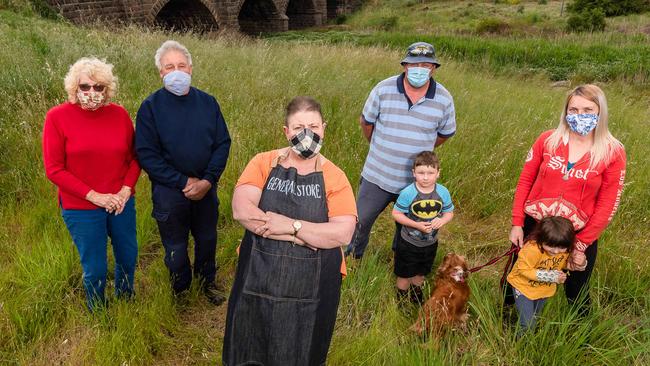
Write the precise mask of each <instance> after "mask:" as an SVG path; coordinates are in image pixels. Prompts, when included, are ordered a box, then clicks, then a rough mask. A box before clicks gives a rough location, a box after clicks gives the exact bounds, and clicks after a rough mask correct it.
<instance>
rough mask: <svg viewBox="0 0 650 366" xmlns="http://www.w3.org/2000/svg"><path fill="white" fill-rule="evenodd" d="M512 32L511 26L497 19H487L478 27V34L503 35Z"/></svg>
mask: <svg viewBox="0 0 650 366" xmlns="http://www.w3.org/2000/svg"><path fill="white" fill-rule="evenodd" d="M509 30H510V24H508V23H507V22H505V21H503V20H501V19H497V18H485V19H483V20H481V21H480V22H479V23H478V24H477V25H476V33H479V34H484V33H494V34H503V33H507V32H508V31H509Z"/></svg>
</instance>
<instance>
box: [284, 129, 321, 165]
mask: <svg viewBox="0 0 650 366" xmlns="http://www.w3.org/2000/svg"><path fill="white" fill-rule="evenodd" d="M290 142H291V150H293V151H294V152H295V153H296V154H298V155H299V156H300V157H301V158H303V159H311V158H313V157H314V156H316V155H318V152H319V151H320V148H321V147H322V146H323V139H322V138H321V137H320V136H318V134H316V133H314V131H312V130H310V129H308V128H305V129H303V130H302V131H300V132H298V133H297V134H296V135H295V136H294V137H292V138H291V141H290Z"/></svg>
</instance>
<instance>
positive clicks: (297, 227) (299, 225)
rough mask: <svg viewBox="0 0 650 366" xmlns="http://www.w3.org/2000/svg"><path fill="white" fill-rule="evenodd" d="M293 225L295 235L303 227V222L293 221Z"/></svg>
mask: <svg viewBox="0 0 650 366" xmlns="http://www.w3.org/2000/svg"><path fill="white" fill-rule="evenodd" d="M291 226H293V236H296V234H298V231H300V229H302V222H300V221H298V220H296V221H294V222H293V224H291Z"/></svg>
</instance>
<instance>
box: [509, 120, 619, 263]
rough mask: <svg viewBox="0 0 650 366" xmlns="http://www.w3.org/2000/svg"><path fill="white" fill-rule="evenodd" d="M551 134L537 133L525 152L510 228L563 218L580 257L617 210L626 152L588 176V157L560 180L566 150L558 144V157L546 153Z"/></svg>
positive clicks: (567, 149) (565, 159)
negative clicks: (571, 227) (570, 227)
mask: <svg viewBox="0 0 650 366" xmlns="http://www.w3.org/2000/svg"><path fill="white" fill-rule="evenodd" d="M551 133H553V130H550V131H546V132H544V133H542V134H541V135H540V136H539V137H538V138H537V141H535V143H534V144H533V147H532V148H531V149H530V151H529V152H528V156H527V157H526V163H525V164H524V168H523V170H522V172H521V175H520V176H519V183H517V190H516V191H515V199H514V203H513V207H512V225H516V226H523V225H524V218H525V215H529V216H532V217H533V218H535V219H537V220H540V219H542V218H543V217H546V216H563V217H566V218H568V219H569V220H571V221H572V222H573V225H574V227H575V228H576V230H580V231H579V232H578V233H577V234H576V239H577V241H578V243H576V244H577V245H576V247H577V248H578V249H579V250H583V251H584V249H586V246H587V245H590V244H591V243H593V242H594V241H595V240H596V239H598V237H599V236H600V234H601V233H602V232H603V230H605V228H606V227H607V225H609V222H610V221H611V220H612V218H613V217H614V213H615V212H616V209H617V208H618V204H619V202H620V200H621V194H622V193H623V182H624V180H625V159H626V158H625V150H624V149H622V148H621V149H619V150H618V151H615V152H614V154H613V156H612V158H611V159H610V161H609V162H608V163H607V164H605V163H600V164H598V166H596V168H595V169H593V170H589V160H590V159H589V153H587V154H585V155H584V156H583V157H582V158H581V159H580V160H578V161H577V162H576V163H575V165H574V166H573V168H572V169H571V170H569V174H568V179H567V180H564V179H563V177H564V176H565V173H566V165H567V161H568V159H569V158H568V157H569V147H568V144H566V143H561V144H560V146H558V148H557V151H555V152H551V151H549V150H548V149H547V148H546V146H545V141H546V139H547V138H548V137H549V136H550V135H551ZM581 243H582V244H581Z"/></svg>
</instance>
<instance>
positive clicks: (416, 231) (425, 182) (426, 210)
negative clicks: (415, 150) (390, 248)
mask: <svg viewBox="0 0 650 366" xmlns="http://www.w3.org/2000/svg"><path fill="white" fill-rule="evenodd" d="M439 176H440V162H439V161H438V157H436V155H435V154H434V153H433V152H431V151H422V152H421V153H419V154H418V155H416V157H415V161H414V162H413V177H414V178H415V182H414V183H411V184H410V185H408V186H407V187H406V188H404V189H403V190H402V191H401V192H400V194H399V197H398V198H397V202H395V206H394V207H393V213H392V214H393V218H394V219H395V221H397V222H398V223H400V224H402V229H401V232H400V235H399V239H398V241H397V248H396V249H395V268H394V273H395V275H396V276H397V281H396V286H397V295H398V299H399V300H402V299H404V298H406V297H407V296H408V294H409V290H410V292H411V301H413V302H419V303H422V301H423V296H422V284H423V283H424V276H426V275H428V274H429V273H430V272H431V268H432V267H433V261H434V259H435V258H436V250H437V249H438V229H440V228H441V227H442V226H443V225H445V224H446V223H448V222H449V221H451V219H452V218H453V217H454V204H453V203H452V202H451V196H450V195H449V191H448V190H447V188H445V187H444V186H442V185H440V184H438V183H436V181H437V180H438V177H439Z"/></svg>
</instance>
